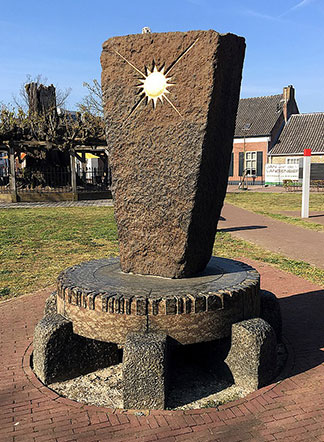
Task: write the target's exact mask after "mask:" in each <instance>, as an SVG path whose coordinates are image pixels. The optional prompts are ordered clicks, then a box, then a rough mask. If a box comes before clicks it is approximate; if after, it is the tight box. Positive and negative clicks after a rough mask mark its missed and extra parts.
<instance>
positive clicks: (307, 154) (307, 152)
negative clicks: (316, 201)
mask: <svg viewBox="0 0 324 442" xmlns="http://www.w3.org/2000/svg"><path fill="white" fill-rule="evenodd" d="M311 154H312V151H311V149H304V159H303V197H302V210H301V217H302V218H309V188H310V168H311V167H310V166H311Z"/></svg>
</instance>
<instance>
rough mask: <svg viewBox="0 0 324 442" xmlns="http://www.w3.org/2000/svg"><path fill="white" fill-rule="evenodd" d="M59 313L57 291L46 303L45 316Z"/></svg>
mask: <svg viewBox="0 0 324 442" xmlns="http://www.w3.org/2000/svg"><path fill="white" fill-rule="evenodd" d="M55 313H57V291H55V292H53V293H51V294H50V295H49V297H48V298H47V299H46V301H45V307H44V316H46V315H55Z"/></svg>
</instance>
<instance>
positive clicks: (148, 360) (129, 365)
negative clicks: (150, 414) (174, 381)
mask: <svg viewBox="0 0 324 442" xmlns="http://www.w3.org/2000/svg"><path fill="white" fill-rule="evenodd" d="M167 353H168V349H167V336H166V335H165V334H163V333H130V334H129V335H128V336H127V339H126V343H125V347H124V355H123V381H124V387H123V398H124V408H137V409H138V408H146V409H147V408H149V409H153V408H156V409H163V408H165V401H166V390H167V368H168V360H167V356H168V354H167Z"/></svg>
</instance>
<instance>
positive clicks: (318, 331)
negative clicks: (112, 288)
mask: <svg viewBox="0 0 324 442" xmlns="http://www.w3.org/2000/svg"><path fill="white" fill-rule="evenodd" d="M280 308H281V312H282V319H283V321H282V322H283V335H284V337H286V338H287V339H288V341H289V343H290V345H291V346H292V348H293V352H294V362H293V366H292V368H291V370H290V372H289V373H287V376H288V377H290V376H293V375H296V374H298V373H303V372H305V371H307V370H310V369H311V368H314V367H317V366H318V365H320V364H322V363H323V362H324V320H323V317H324V290H318V291H312V292H306V293H301V294H297V295H292V296H289V297H286V298H281V299H280Z"/></svg>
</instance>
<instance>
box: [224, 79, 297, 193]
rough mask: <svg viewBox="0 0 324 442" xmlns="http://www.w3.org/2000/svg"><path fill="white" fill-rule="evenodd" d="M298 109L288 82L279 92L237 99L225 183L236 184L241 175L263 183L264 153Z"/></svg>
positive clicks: (292, 89) (268, 149)
mask: <svg viewBox="0 0 324 442" xmlns="http://www.w3.org/2000/svg"><path fill="white" fill-rule="evenodd" d="M298 113H299V111H298V106H297V103H296V101H295V90H294V88H293V86H291V85H290V86H287V87H284V89H283V93H282V94H278V95H271V96H266V97H254V98H243V99H240V102H239V106H238V111H237V117H236V126H235V134H234V144H233V152H232V159H231V164H230V169H229V180H228V182H229V184H236V185H237V184H239V183H240V182H241V181H242V177H243V176H245V177H246V178H247V180H248V182H251V183H252V182H253V183H255V184H264V179H265V164H266V163H267V158H268V153H269V152H270V150H271V149H272V148H273V146H274V145H275V144H276V142H277V140H278V138H279V136H280V134H281V131H282V129H283V128H284V126H285V123H287V121H288V120H289V117H290V116H291V115H292V114H298Z"/></svg>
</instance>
